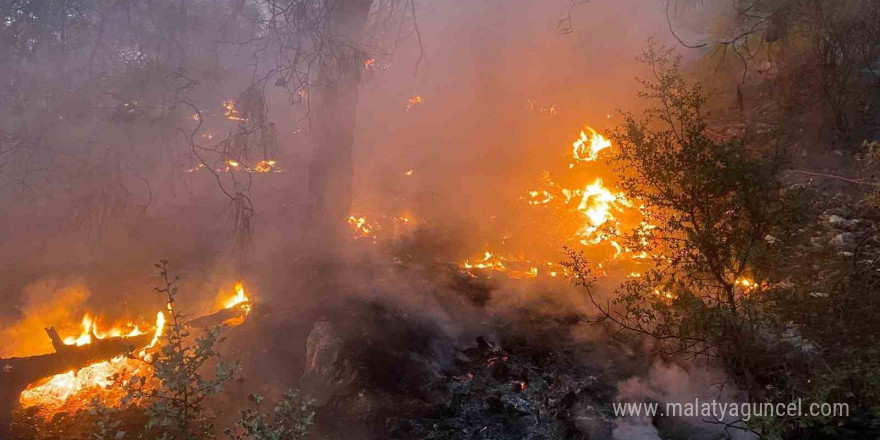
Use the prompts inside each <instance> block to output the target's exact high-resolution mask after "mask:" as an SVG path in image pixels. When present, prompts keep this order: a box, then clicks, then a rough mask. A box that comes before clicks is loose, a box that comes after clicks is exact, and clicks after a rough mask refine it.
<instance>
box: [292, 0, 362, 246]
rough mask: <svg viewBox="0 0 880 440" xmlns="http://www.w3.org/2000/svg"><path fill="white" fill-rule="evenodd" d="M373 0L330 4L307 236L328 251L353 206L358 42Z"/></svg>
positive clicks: (317, 107)
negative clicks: (329, 46)
mask: <svg viewBox="0 0 880 440" xmlns="http://www.w3.org/2000/svg"><path fill="white" fill-rule="evenodd" d="M372 2H373V0H336V1H335V2H334V3H332V4H331V6H330V7H331V8H332V9H331V10H330V17H329V23H328V25H329V32H330V35H331V36H332V39H333V42H334V44H333V46H334V52H335V54H336V55H337V56H335V57H326V59H324V61H323V63H322V64H321V66H320V71H319V73H318V85H317V86H316V87H315V89H316V92H317V93H316V96H315V97H314V98H315V101H314V102H315V104H316V105H315V109H314V112H313V119H312V122H313V125H312V130H313V131H312V133H313V140H314V142H315V144H314V153H313V156H312V162H311V165H310V166H309V183H308V188H309V193H310V195H311V197H312V201H313V205H312V209H311V212H310V222H309V226H310V227H309V229H310V231H309V237H308V239H309V240H311V241H312V242H313V243H314V244H316V245H318V246H317V247H313V248H314V249H317V250H318V252H319V253H322V254H324V257H327V256H332V254H333V253H334V252H335V250H336V249H338V246H339V244H340V240H341V239H342V237H343V236H344V232H345V230H346V228H347V226H346V221H347V219H348V216H349V210H350V209H351V201H352V185H353V173H354V163H353V157H352V150H353V146H354V130H355V111H356V109H357V99H358V83H359V81H360V76H361V73H362V72H363V68H364V67H363V66H364V65H363V59H362V58H363V57H362V56H361V55H360V52H359V49H358V46H359V43H360V42H361V37H362V34H363V31H364V27H365V26H366V23H367V16H368V15H369V13H370V7H371V5H372ZM319 258H320V255H319Z"/></svg>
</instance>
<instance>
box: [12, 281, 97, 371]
mask: <svg viewBox="0 0 880 440" xmlns="http://www.w3.org/2000/svg"><path fill="white" fill-rule="evenodd" d="M89 295H90V292H89V291H88V290H87V289H86V287H85V286H83V283H82V280H62V279H57V278H53V279H46V280H40V281H37V282H34V283H31V284H29V285H27V286H25V287H24V289H22V304H21V306H20V309H21V313H22V317H21V318H20V319H18V320H17V321H14V322H11V323H9V324H7V325H5V326H4V327H3V328H2V330H0V340H2V341H4V345H3V350H2V352H0V356H2V357H12V356H31V355H37V354H43V353H49V352H51V351H52V344H51V342H50V341H49V338H48V337H46V333H45V331H44V330H43V329H45V328H48V327H51V326H66V327H59V328H58V330H59V331H61V332H65V331H72V332H76V331H78V325H79V321H80V319H82V313H83V310H82V305H83V303H84V302H85V301H86V299H88V297H89Z"/></svg>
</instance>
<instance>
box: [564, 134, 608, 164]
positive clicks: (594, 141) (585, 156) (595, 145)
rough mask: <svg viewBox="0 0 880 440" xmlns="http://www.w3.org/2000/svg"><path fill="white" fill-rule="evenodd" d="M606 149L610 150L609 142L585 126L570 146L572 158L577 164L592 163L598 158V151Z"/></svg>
mask: <svg viewBox="0 0 880 440" xmlns="http://www.w3.org/2000/svg"><path fill="white" fill-rule="evenodd" d="M608 148H611V141H609V140H608V139H605V137H604V136H602V135H601V134H599V133H598V132H596V130H593V129H592V128H591V127H589V126H587V127H584V130H581V135H580V137H579V138H578V139H577V140H576V141H574V143H573V144H572V157H573V158H574V160H575V161H578V162H592V161H594V160H596V159H598V158H599V152H600V151H602V150H605V149H608Z"/></svg>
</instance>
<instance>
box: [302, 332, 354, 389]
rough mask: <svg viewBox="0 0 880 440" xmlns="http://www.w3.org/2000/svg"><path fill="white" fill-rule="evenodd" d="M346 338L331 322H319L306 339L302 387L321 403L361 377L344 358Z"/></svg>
mask: <svg viewBox="0 0 880 440" xmlns="http://www.w3.org/2000/svg"><path fill="white" fill-rule="evenodd" d="M342 347H343V341H342V339H341V338H340V337H339V335H338V334H337V333H336V331H335V330H334V329H333V326H332V325H331V324H330V323H329V322H327V321H318V322H316V323H315V326H314V327H313V328H312V331H311V333H309V339H308V340H307V341H306V368H305V373H303V376H302V379H300V387H301V388H302V390H303V392H304V393H306V395H308V396H309V398H311V399H314V400H315V404H316V405H318V406H321V405H323V404H324V403H326V402H327V401H328V400H329V399H330V398H331V397H333V395H335V394H336V393H338V392H339V391H341V390H342V389H343V388H345V387H346V386H348V385H349V384H351V383H352V382H353V381H354V379H355V378H356V377H357V372H356V371H355V370H354V368H353V366H352V365H351V362H350V361H349V360H348V359H343V358H342V356H341V355H342Z"/></svg>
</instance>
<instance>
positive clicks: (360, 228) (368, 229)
mask: <svg viewBox="0 0 880 440" xmlns="http://www.w3.org/2000/svg"><path fill="white" fill-rule="evenodd" d="M348 225H349V226H351V228H352V229H353V230H354V232H355V238H369V237H373V238H375V237H374V236H373V226H372V225H371V224H369V223H367V218H366V217H355V216H353V215H352V216H350V217H348Z"/></svg>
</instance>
